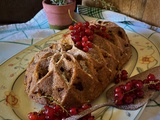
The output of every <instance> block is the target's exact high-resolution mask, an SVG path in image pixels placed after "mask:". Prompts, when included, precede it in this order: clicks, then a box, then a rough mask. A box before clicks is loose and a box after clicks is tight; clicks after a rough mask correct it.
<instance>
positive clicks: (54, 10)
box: [42, 0, 76, 29]
mask: <svg viewBox="0 0 160 120" xmlns="http://www.w3.org/2000/svg"><path fill="white" fill-rule="evenodd" d="M42 5H43V9H44V11H45V13H46V16H47V19H48V23H49V25H50V28H51V29H65V28H67V27H68V26H69V25H71V24H72V23H73V21H72V19H71V17H70V15H71V16H72V17H73V16H74V10H75V7H76V1H75V2H73V3H70V4H67V5H61V6H58V5H53V4H50V3H48V2H47V0H43V1H42ZM69 11H70V15H69Z"/></svg>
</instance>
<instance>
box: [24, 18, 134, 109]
mask: <svg viewBox="0 0 160 120" xmlns="http://www.w3.org/2000/svg"><path fill="white" fill-rule="evenodd" d="M92 24H96V25H100V26H105V27H106V29H105V30H104V31H103V32H104V33H107V34H108V35H109V37H108V38H104V37H102V36H101V35H100V34H98V32H95V33H93V40H92V41H91V42H92V48H90V49H89V50H88V51H87V52H86V51H83V50H82V49H80V48H78V47H77V46H76V45H75V43H74V41H73V40H72V37H71V34H66V35H64V36H63V38H62V39H61V40H59V41H58V42H56V43H53V44H52V45H51V46H49V47H48V48H45V49H44V50H42V51H40V52H38V53H36V54H35V56H34V57H33V59H32V61H31V62H30V63H29V65H28V67H27V69H26V72H25V80H24V84H25V91H26V93H27V94H28V96H29V98H31V99H33V100H34V101H35V102H37V103H40V104H44V105H45V104H52V103H53V102H57V103H59V104H61V105H63V106H66V107H71V106H77V105H82V104H84V103H87V102H92V101H93V100H95V99H96V98H97V97H98V96H99V95H100V94H101V93H102V92H103V91H104V90H105V89H106V87H107V86H108V85H109V84H110V83H111V82H113V80H114V77H115V76H116V74H117V73H118V71H119V70H121V69H122V67H123V66H124V64H125V63H126V62H127V61H128V60H129V59H130V57H131V55H132V53H131V45H130V42H129V39H128V37H127V35H126V33H125V31H124V30H123V29H122V28H121V27H119V26H118V25H116V24H115V23H112V22H102V21H98V22H96V23H92V22H91V23H90V25H92Z"/></svg>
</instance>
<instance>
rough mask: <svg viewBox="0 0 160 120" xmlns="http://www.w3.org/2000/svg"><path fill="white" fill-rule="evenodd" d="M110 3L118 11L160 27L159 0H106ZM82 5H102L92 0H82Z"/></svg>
mask: <svg viewBox="0 0 160 120" xmlns="http://www.w3.org/2000/svg"><path fill="white" fill-rule="evenodd" d="M106 2H110V3H112V4H113V5H114V6H115V7H116V8H117V9H118V10H119V12H120V13H124V14H126V15H128V16H131V17H133V18H136V19H138V20H141V21H144V22H146V23H149V24H151V25H154V26H158V27H160V0H106ZM82 4H83V5H87V6H92V7H93V6H96V7H102V6H101V5H100V4H95V3H93V0H82Z"/></svg>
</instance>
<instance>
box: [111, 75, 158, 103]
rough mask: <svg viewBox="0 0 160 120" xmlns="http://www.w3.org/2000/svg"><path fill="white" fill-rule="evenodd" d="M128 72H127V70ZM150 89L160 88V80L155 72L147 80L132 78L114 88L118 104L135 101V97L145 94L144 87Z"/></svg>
mask: <svg viewBox="0 0 160 120" xmlns="http://www.w3.org/2000/svg"><path fill="white" fill-rule="evenodd" d="M125 74H126V72H125ZM144 86H148V89H152V90H157V91H159V90H160V80H158V79H156V78H155V76H154V75H153V74H149V75H148V76H147V78H146V79H145V80H134V79H133V80H131V81H129V82H127V83H126V84H124V85H119V86H117V87H116V88H115V89H114V99H115V104H116V105H124V104H131V103H134V100H135V99H138V98H142V97H143V96H144V91H143V87H144Z"/></svg>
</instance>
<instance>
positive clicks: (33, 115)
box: [28, 112, 38, 120]
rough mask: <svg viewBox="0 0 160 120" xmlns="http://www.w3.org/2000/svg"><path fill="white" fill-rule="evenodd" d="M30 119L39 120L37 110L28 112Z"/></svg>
mask: <svg viewBox="0 0 160 120" xmlns="http://www.w3.org/2000/svg"><path fill="white" fill-rule="evenodd" d="M28 118H29V120H38V113H37V112H30V113H29V114H28Z"/></svg>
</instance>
